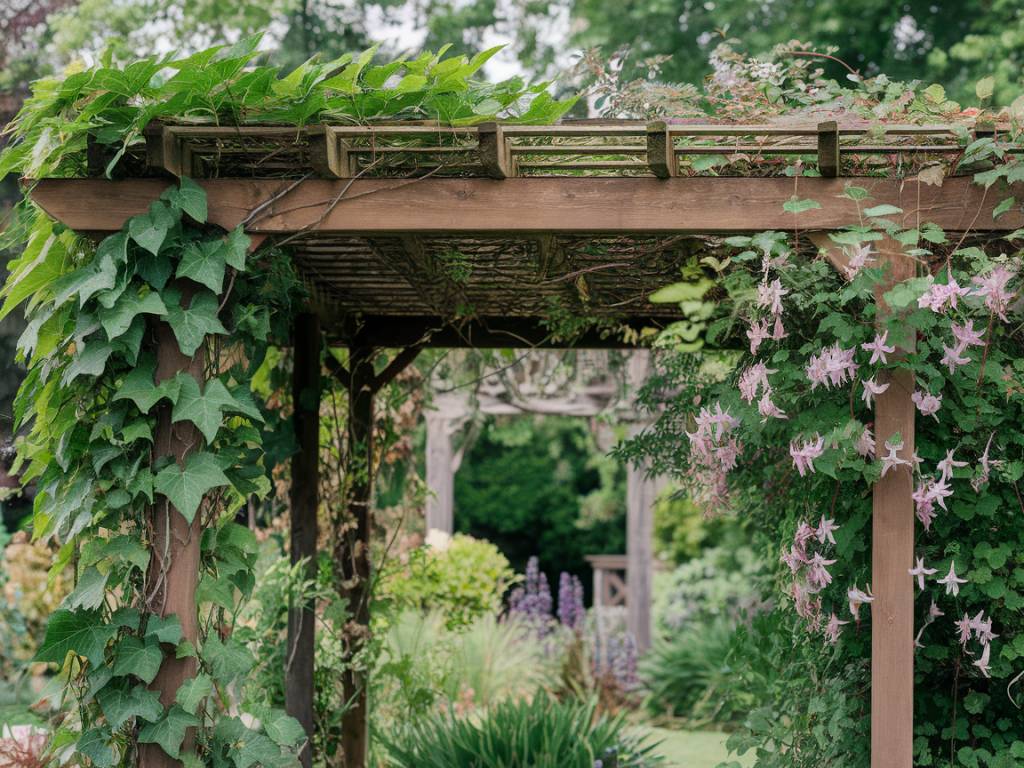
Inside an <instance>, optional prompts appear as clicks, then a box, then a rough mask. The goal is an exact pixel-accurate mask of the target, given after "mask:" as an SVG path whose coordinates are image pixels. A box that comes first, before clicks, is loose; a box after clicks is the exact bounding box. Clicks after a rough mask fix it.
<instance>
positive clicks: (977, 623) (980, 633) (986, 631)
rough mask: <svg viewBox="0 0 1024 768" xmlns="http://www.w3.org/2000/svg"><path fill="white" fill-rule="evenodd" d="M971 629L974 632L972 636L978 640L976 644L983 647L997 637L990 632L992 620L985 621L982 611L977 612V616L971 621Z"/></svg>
mask: <svg viewBox="0 0 1024 768" xmlns="http://www.w3.org/2000/svg"><path fill="white" fill-rule="evenodd" d="M971 629H973V630H974V636H975V637H976V638H977V639H978V642H980V643H984V644H985V645H988V644H989V643H991V642H992V641H993V640H995V639H996V638H997V637H999V635H996V634H994V633H993V632H992V619H991V618H988V619H986V618H985V612H984V611H978V614H977V615H976V616H975V617H974V618H973V619H971Z"/></svg>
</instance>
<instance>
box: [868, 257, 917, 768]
mask: <svg viewBox="0 0 1024 768" xmlns="http://www.w3.org/2000/svg"><path fill="white" fill-rule="evenodd" d="M878 250H879V257H880V260H881V261H882V262H883V263H884V264H885V265H886V266H887V269H888V273H887V279H886V282H885V284H883V285H882V286H880V287H879V288H878V290H877V292H876V296H875V302H876V306H877V308H878V316H879V318H883V317H885V315H886V314H887V312H888V310H887V308H886V307H885V304H884V301H883V299H882V296H883V294H884V292H885V291H886V290H888V288H889V287H891V286H892V285H893V284H895V283H897V282H900V281H903V280H906V279H908V278H911V277H913V276H914V274H915V264H914V261H913V259H911V258H910V257H909V256H906V255H905V254H904V253H903V251H902V249H901V247H900V244H899V243H898V242H896V241H895V240H892V239H891V238H887V239H886V240H883V241H880V242H879V243H878ZM907 332H908V333H909V334H913V333H914V331H913V329H908V331H907ZM893 342H895V343H896V344H897V347H898V350H897V351H898V352H899V351H909V350H912V349H913V345H914V338H913V336H912V335H911V336H910V337H909V338H893V337H892V336H891V335H890V339H889V343H893ZM879 383H888V384H889V389H888V390H886V391H885V392H884V393H882V394H881V395H877V396H876V397H875V445H876V450H877V451H878V452H879V453H881V452H882V451H884V450H885V448H884V446H885V442H886V440H888V439H889V438H890V437H892V436H893V435H895V434H896V433H899V435H900V438H901V439H902V441H903V448H902V449H901V450H900V451H899V452H898V454H897V455H899V456H900V457H901V458H906V459H909V458H910V457H911V456H912V455H913V453H914V403H913V401H912V400H911V395H913V392H914V376H913V374H912V373H911V372H910V371H903V370H895V371H890V372H887V373H886V374H885V375H884V376H883V378H882V381H881V382H879ZM913 490H914V488H913V477H912V474H911V471H910V468H909V467H896V468H895V471H892V470H890V471H889V472H888V473H887V474H886V476H885V477H883V478H881V479H880V480H879V481H878V482H877V483H875V486H874V497H873V507H872V547H871V574H872V575H871V579H872V582H871V585H872V588H873V589H874V595H875V600H874V602H873V603H872V604H871V768H912V765H913V739H914V584H913V579H912V578H911V577H910V576H909V574H908V572H909V570H910V569H911V568H912V567H913V560H914V502H913V500H912V498H911V494H912V493H913Z"/></svg>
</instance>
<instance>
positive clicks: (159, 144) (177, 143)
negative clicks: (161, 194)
mask: <svg viewBox="0 0 1024 768" xmlns="http://www.w3.org/2000/svg"><path fill="white" fill-rule="evenodd" d="M142 135H143V136H144V137H145V139H146V165H147V166H149V167H150V168H151V169H153V170H157V171H161V172H164V173H169V174H171V175H172V176H176V177H178V178H181V177H182V176H192V175H194V174H193V172H192V170H193V169H192V151H191V150H190V149H189V148H188V146H186V145H185V144H184V142H183V141H182V140H181V139H180V137H179V136H178V135H177V134H176V133H175V132H174V128H173V127H172V126H170V125H164V124H163V123H159V122H152V123H150V124H149V125H147V126H146V127H145V128H144V129H143V131H142Z"/></svg>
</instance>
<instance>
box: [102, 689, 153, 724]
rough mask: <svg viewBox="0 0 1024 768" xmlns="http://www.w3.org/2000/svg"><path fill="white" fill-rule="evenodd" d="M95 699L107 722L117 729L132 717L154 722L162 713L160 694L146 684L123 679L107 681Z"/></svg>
mask: <svg viewBox="0 0 1024 768" xmlns="http://www.w3.org/2000/svg"><path fill="white" fill-rule="evenodd" d="M96 701H97V702H98V703H99V705H100V709H102V710H103V714H104V715H105V716H106V718H107V724H108V725H109V726H110V727H111V728H113V729H114V730H117V729H118V728H120V727H121V726H122V725H123V724H124V723H126V722H127V721H128V720H129V719H131V718H133V717H139V718H142V719H143V720H148V721H149V722H151V723H155V722H156V721H157V720H159V719H160V718H161V716H162V715H163V714H164V707H163V704H161V703H160V694H159V693H158V692H157V691H151V690H149V689H148V688H146V686H144V685H142V684H141V683H139V684H132V683H130V682H128V681H127V680H125V679H120V680H116V681H114V682H112V683H109V684H108V685H107V686H106V687H105V688H104V689H103V690H102V691H100V692H99V694H97V696H96Z"/></svg>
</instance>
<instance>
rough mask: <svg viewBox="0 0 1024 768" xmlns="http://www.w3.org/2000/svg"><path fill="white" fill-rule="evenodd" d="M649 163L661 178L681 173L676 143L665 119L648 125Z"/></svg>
mask: <svg viewBox="0 0 1024 768" xmlns="http://www.w3.org/2000/svg"><path fill="white" fill-rule="evenodd" d="M647 165H649V166H650V168H651V173H653V174H654V175H655V176H657V177H658V178H659V179H668V178H671V177H672V176H678V175H679V165H678V163H677V162H676V148H675V144H674V143H673V140H672V134H671V133H669V128H668V125H667V124H666V123H665V121H664V120H656V121H655V122H653V123H649V124H648V125H647Z"/></svg>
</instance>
